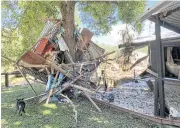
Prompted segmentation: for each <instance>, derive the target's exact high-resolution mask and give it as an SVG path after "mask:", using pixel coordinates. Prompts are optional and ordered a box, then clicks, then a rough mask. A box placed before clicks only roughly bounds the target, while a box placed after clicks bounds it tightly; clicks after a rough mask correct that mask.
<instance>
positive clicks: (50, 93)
mask: <svg viewBox="0 0 180 128" xmlns="http://www.w3.org/2000/svg"><path fill="white" fill-rule="evenodd" d="M58 75H59V72H57V73H56V76H55V78H54V81H53V85H54V84H55V83H56V80H57V77H58ZM53 90H54V89H53V88H51V89H50V91H49V95H48V98H47V100H46V104H48V103H49V100H50V97H51V95H52V93H53Z"/></svg>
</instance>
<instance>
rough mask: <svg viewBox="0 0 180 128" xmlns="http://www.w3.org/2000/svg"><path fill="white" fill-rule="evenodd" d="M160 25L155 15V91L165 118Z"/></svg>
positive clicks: (161, 114)
mask: <svg viewBox="0 0 180 128" xmlns="http://www.w3.org/2000/svg"><path fill="white" fill-rule="evenodd" d="M160 25H161V24H160V19H159V16H158V15H157V16H156V22H155V34H156V61H157V73H158V78H157V82H156V87H155V89H158V92H159V104H160V116H161V117H165V100H164V81H163V80H162V77H163V62H162V61H163V58H162V43H161V27H160ZM157 86H158V87H157ZM155 91H157V90H155ZM156 93H157V92H156ZM156 93H155V94H156ZM155 97H156V98H157V96H155ZM156 107H157V106H156Z"/></svg>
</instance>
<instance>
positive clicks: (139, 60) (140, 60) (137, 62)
mask: <svg viewBox="0 0 180 128" xmlns="http://www.w3.org/2000/svg"><path fill="white" fill-rule="evenodd" d="M146 58H148V55H146V56H144V57H142V58H140V59H138V60H137V61H136V62H135V63H134V64H133V65H132V66H131V67H130V70H131V69H132V68H134V67H135V66H136V65H137V64H139V63H140V62H142V61H143V60H145V59H146Z"/></svg>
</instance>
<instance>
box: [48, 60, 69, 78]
mask: <svg viewBox="0 0 180 128" xmlns="http://www.w3.org/2000/svg"><path fill="white" fill-rule="evenodd" d="M46 62H47V63H48V64H50V66H51V67H52V68H54V69H55V70H57V71H60V72H61V73H62V74H63V75H65V76H67V77H72V74H70V73H68V74H67V73H66V72H67V71H65V70H63V69H62V68H61V66H58V65H57V64H55V63H54V62H51V61H46Z"/></svg>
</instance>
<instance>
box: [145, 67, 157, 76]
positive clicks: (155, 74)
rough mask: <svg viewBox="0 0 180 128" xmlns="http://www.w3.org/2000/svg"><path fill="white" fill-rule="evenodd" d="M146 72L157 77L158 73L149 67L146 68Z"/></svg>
mask: <svg viewBox="0 0 180 128" xmlns="http://www.w3.org/2000/svg"><path fill="white" fill-rule="evenodd" d="M146 72H148V73H150V74H151V75H154V76H155V77H158V74H157V73H155V72H153V71H152V70H150V69H146Z"/></svg>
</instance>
